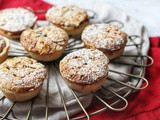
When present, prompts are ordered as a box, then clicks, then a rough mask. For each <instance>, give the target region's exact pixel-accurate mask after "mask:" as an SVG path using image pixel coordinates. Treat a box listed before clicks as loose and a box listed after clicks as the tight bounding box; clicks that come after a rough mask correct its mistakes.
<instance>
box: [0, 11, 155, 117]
mask: <svg viewBox="0 0 160 120" xmlns="http://www.w3.org/2000/svg"><path fill="white" fill-rule="evenodd" d="M87 11H88V12H91V13H92V16H91V17H90V19H94V18H95V17H96V16H97V15H96V14H95V13H94V12H93V11H91V10H87ZM43 12H44V11H43ZM103 22H105V23H110V24H113V23H114V24H115V23H116V24H117V25H118V26H119V28H122V27H123V26H124V24H123V23H122V22H120V21H117V20H111V21H107V22H106V20H104V21H103ZM128 39H129V40H130V41H131V44H128V45H126V47H131V46H134V47H135V49H136V50H137V52H138V54H137V55H124V54H123V55H121V56H120V57H123V58H126V59H129V58H130V57H134V58H135V61H136V63H134V64H133V63H132V64H131V63H125V62H122V61H118V62H117V61H114V60H113V61H110V63H116V64H120V65H129V66H132V70H131V73H123V72H119V71H115V70H111V69H110V70H109V72H113V73H116V74H121V75H126V76H129V78H128V81H131V80H132V79H136V81H137V83H136V85H134V86H133V85H129V84H127V83H125V82H122V81H119V80H115V79H111V78H107V80H110V81H114V82H116V83H118V84H120V85H122V86H125V87H128V88H130V89H128V91H126V92H125V93H123V95H120V94H118V93H116V92H114V91H113V90H111V89H109V88H107V87H105V86H101V89H103V90H106V91H108V92H110V93H111V94H112V95H113V97H114V96H115V97H116V100H115V101H114V102H109V103H108V99H104V98H102V97H101V96H99V94H97V92H96V93H91V94H93V96H94V97H95V98H96V99H97V100H99V102H101V103H102V104H104V107H102V108H100V109H98V110H96V111H94V112H91V113H89V112H88V111H87V110H86V109H85V108H84V107H83V105H82V103H81V101H80V100H79V98H78V96H77V95H76V93H75V91H74V90H72V89H71V88H69V90H70V91H71V93H72V94H73V96H74V98H75V100H76V101H77V104H79V106H80V107H81V109H82V111H83V113H84V114H83V115H81V116H78V117H74V118H73V117H70V116H69V114H68V109H67V105H66V101H65V98H64V95H63V94H62V90H61V87H60V83H59V81H58V79H55V81H56V84H57V87H58V91H59V95H60V96H61V100H62V103H63V107H64V111H65V113H66V118H67V119H68V120H70V119H72V120H79V119H83V118H87V119H88V120H89V119H90V117H91V116H93V115H95V114H98V113H101V112H103V111H105V110H108V109H111V110H114V111H123V110H124V109H126V108H127V106H128V102H127V100H126V97H127V96H128V95H130V94H131V93H132V92H133V91H134V90H143V89H145V88H146V87H147V86H148V81H147V79H145V78H144V77H143V76H144V73H145V68H146V67H149V66H151V65H152V64H153V63H154V61H153V59H152V58H151V57H150V56H148V55H142V53H141V49H142V44H143V41H144V40H143V38H141V37H140V36H136V35H130V36H129V37H128ZM136 39H140V43H138V44H137V43H136V42H135V41H136ZM10 42H11V43H12V44H13V45H16V47H13V46H11V48H10V50H9V56H10V57H12V56H28V54H27V52H25V51H24V49H23V47H22V46H21V44H20V43H19V42H15V41H10ZM81 43H82V41H81V40H76V41H71V42H69V47H67V49H66V51H65V53H64V54H67V53H70V52H72V51H75V50H77V49H81V48H83V46H82V47H75V46H76V45H77V44H81ZM146 59H148V61H149V62H148V64H146V63H145V61H146ZM138 61H140V62H141V63H139V62H138ZM58 62H59V61H56V62H52V63H47V64H48V65H53V66H54V67H55V68H56V69H58V71H59V68H58ZM137 67H138V68H139V69H140V72H139V75H134V74H133V69H134V68H137ZM49 72H50V71H49V69H48V73H49ZM49 77H50V76H49V74H48V78H47V86H46V87H47V91H46V98H45V101H46V103H45V104H46V107H45V119H46V120H47V119H48V117H49V106H48V101H49V84H50V83H49ZM142 81H143V82H145V85H144V86H143V87H137V85H138V84H139V83H140V82H142ZM4 99H7V98H5V96H3V97H2V98H0V101H3V100H4ZM35 99H36V98H33V99H32V100H31V106H30V109H29V110H28V113H27V115H26V120H31V119H32V113H33V107H34V105H35ZM121 102H124V105H123V106H122V107H116V105H119V104H120V103H121ZM16 103H17V102H13V104H12V105H11V106H10V107H9V108H8V110H7V111H6V112H5V113H3V114H2V115H0V119H1V120H4V119H8V120H17V119H18V118H17V117H16V116H15V115H14V111H13V107H14V106H15V105H16ZM10 116H12V117H10Z"/></svg>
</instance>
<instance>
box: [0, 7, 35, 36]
mask: <svg viewBox="0 0 160 120" xmlns="http://www.w3.org/2000/svg"><path fill="white" fill-rule="evenodd" d="M36 19H37V17H36V16H35V15H34V14H33V13H32V12H30V11H28V10H26V9H24V8H9V9H4V10H1V11H0V34H1V35H3V36H5V37H7V38H10V39H18V38H19V37H20V35H21V33H22V31H24V30H26V29H29V28H31V27H33V25H34V23H35V22H36Z"/></svg>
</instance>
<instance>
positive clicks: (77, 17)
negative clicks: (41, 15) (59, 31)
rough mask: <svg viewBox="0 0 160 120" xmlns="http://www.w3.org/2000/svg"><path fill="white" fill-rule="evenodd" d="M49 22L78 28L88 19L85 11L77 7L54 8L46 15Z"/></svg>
mask: <svg viewBox="0 0 160 120" xmlns="http://www.w3.org/2000/svg"><path fill="white" fill-rule="evenodd" d="M46 18H47V19H48V21H50V22H52V23H53V24H57V25H61V26H68V27H78V26H79V25H80V24H81V23H82V22H83V21H85V20H86V19H88V17H87V13H86V11H85V10H84V9H82V8H79V7H77V6H73V5H71V6H63V7H52V8H51V9H49V10H48V12H47V14H46Z"/></svg>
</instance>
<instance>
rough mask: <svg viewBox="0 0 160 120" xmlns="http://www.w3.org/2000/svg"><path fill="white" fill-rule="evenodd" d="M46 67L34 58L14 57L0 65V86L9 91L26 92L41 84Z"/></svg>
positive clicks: (44, 76)
mask: <svg viewBox="0 0 160 120" xmlns="http://www.w3.org/2000/svg"><path fill="white" fill-rule="evenodd" d="M45 78H46V68H45V67H44V65H42V64H41V63H38V62H37V61H36V60H33V59H31V58H27V57H15V58H11V59H8V60H6V61H5V62H4V63H2V64H1V65H0V87H1V88H4V89H6V90H9V91H11V92H19V93H20V92H21V93H22V92H28V91H32V90H34V89H36V88H37V87H39V86H40V85H42V83H43V81H44V79H45Z"/></svg>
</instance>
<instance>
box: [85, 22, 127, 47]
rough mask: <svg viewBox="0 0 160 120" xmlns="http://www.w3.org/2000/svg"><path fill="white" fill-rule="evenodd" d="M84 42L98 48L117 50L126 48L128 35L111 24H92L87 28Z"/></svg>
mask: <svg viewBox="0 0 160 120" xmlns="http://www.w3.org/2000/svg"><path fill="white" fill-rule="evenodd" d="M82 40H83V41H84V42H85V43H86V44H87V43H88V44H91V45H93V46H95V47H96V48H103V49H107V50H117V49H120V48H122V47H124V46H125V44H126V42H127V34H126V33H125V32H123V31H121V30H120V29H119V28H118V27H117V26H115V25H111V24H92V25H90V26H88V27H86V28H85V30H84V31H83V33H82Z"/></svg>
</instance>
